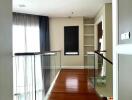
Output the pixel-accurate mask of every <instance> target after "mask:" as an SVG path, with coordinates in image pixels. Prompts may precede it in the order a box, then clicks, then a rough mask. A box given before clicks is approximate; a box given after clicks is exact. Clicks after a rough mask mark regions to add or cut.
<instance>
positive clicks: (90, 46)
mask: <svg viewBox="0 0 132 100" xmlns="http://www.w3.org/2000/svg"><path fill="white" fill-rule="evenodd" d="M84 47H94V45H84Z"/></svg>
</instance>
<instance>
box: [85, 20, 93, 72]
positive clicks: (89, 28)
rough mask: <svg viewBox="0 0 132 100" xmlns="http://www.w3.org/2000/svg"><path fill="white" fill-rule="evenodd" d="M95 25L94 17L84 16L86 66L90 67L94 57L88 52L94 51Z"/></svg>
mask: <svg viewBox="0 0 132 100" xmlns="http://www.w3.org/2000/svg"><path fill="white" fill-rule="evenodd" d="M94 26H95V25H94V19H93V18H84V66H85V68H90V69H91V63H93V59H92V58H89V57H88V55H87V52H93V51H94ZM91 59H92V60H91Z"/></svg>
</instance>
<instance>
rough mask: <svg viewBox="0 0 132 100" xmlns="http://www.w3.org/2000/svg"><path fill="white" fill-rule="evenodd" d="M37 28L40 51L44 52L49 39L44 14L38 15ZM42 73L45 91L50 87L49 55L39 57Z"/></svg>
mask: <svg viewBox="0 0 132 100" xmlns="http://www.w3.org/2000/svg"><path fill="white" fill-rule="evenodd" d="M39 28H40V52H41V53H44V52H46V51H50V39H49V18H48V17H46V16H39ZM41 59H42V60H41V64H42V74H43V84H44V91H45V93H47V91H48V89H49V87H50V72H51V71H50V56H48V55H47V56H42V57H41Z"/></svg>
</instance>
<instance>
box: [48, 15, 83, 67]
mask: <svg viewBox="0 0 132 100" xmlns="http://www.w3.org/2000/svg"><path fill="white" fill-rule="evenodd" d="M64 26H79V56H78V55H75V56H64ZM50 45H51V50H61V55H62V67H63V68H84V67H83V66H84V57H83V17H78V18H50Z"/></svg>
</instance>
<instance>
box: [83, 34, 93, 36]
mask: <svg viewBox="0 0 132 100" xmlns="http://www.w3.org/2000/svg"><path fill="white" fill-rule="evenodd" d="M84 36H94V34H84Z"/></svg>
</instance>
